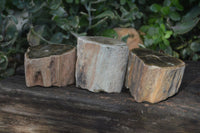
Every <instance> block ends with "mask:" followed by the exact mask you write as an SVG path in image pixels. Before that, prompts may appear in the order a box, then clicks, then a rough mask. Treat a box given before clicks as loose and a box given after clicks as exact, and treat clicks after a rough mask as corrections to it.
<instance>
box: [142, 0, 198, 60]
mask: <svg viewBox="0 0 200 133" xmlns="http://www.w3.org/2000/svg"><path fill="white" fill-rule="evenodd" d="M181 2H182V1H181ZM193 2H195V0H193ZM182 3H183V2H182ZM191 3H192V2H191ZM199 3H200V2H199ZM184 4H186V5H187V6H188V5H189V3H187V2H186V3H183V5H184ZM183 5H182V4H181V3H180V1H179V0H164V1H163V2H161V3H150V6H149V10H150V11H151V12H152V13H151V14H150V15H149V14H148V15H149V16H145V18H146V19H145V21H144V25H143V26H141V27H140V30H141V31H142V32H144V33H145V35H143V39H144V45H145V47H147V48H150V49H154V50H157V51H161V52H165V53H167V54H169V55H172V56H174V57H178V58H182V59H192V60H198V59H199V54H198V53H199V51H198V50H194V48H191V47H190V46H194V45H195V48H197V47H198V46H197V43H195V42H198V40H196V41H194V42H193V40H195V39H194V38H193V37H190V40H187V39H185V38H188V34H187V33H188V32H191V31H192V30H193V29H194V27H197V24H198V22H199V20H200V18H199V15H200V7H199V6H196V5H195V4H192V6H191V7H189V8H188V9H189V10H187V12H184V10H183V9H184V6H185V5H184V6H183ZM194 5H195V6H194ZM187 6H185V7H187ZM149 10H147V11H146V12H148V11H149ZM144 14H147V13H144ZM197 28H198V29H199V27H197ZM193 33H194V32H193ZM196 39H199V37H197V38H196Z"/></svg>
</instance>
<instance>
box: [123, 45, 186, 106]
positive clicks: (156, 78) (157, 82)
mask: <svg viewBox="0 0 200 133" xmlns="http://www.w3.org/2000/svg"><path fill="white" fill-rule="evenodd" d="M184 69H185V63H184V62H183V61H181V60H179V59H177V58H174V57H171V56H167V55H164V54H161V53H158V52H155V51H152V50H148V49H143V48H137V49H134V50H132V51H131V52H130V55H129V63H128V69H127V74H126V83H125V85H126V87H127V88H129V89H130V92H131V95H132V96H133V97H134V98H135V100H136V101H137V102H143V101H147V102H150V103H156V102H159V101H161V100H164V99H166V98H168V97H170V96H172V95H174V94H175V93H177V92H178V89H179V86H180V84H181V81H182V77H183V73H184Z"/></svg>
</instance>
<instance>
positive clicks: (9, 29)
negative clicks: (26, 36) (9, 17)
mask: <svg viewBox="0 0 200 133" xmlns="http://www.w3.org/2000/svg"><path fill="white" fill-rule="evenodd" d="M17 34H18V31H17V27H16V25H15V24H14V22H9V23H8V25H7V26H6V36H5V41H9V40H12V39H13V38H14V37H15V36H16V35H17Z"/></svg>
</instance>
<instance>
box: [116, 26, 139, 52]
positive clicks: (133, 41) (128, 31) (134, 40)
mask: <svg viewBox="0 0 200 133" xmlns="http://www.w3.org/2000/svg"><path fill="white" fill-rule="evenodd" d="M114 30H115V31H116V32H117V34H118V39H120V40H121V39H122V38H123V37H124V36H127V35H128V38H127V40H126V41H127V42H126V43H127V46H128V48H129V50H132V49H134V48H139V44H143V42H142V39H141V38H140V35H139V33H138V32H137V30H135V29H134V28H115V29H114Z"/></svg>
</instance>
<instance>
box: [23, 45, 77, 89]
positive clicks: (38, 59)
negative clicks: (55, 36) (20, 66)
mask: <svg viewBox="0 0 200 133" xmlns="http://www.w3.org/2000/svg"><path fill="white" fill-rule="evenodd" d="M75 63H76V48H75V47H72V46H67V45H38V46H34V47H30V48H29V49H28V50H27V52H26V53H25V63H24V65H25V77H26V85H27V86H28V87H31V86H36V85H39V86H44V87H49V86H59V87H60V86H66V85H69V84H73V83H74V81H75Z"/></svg>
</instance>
